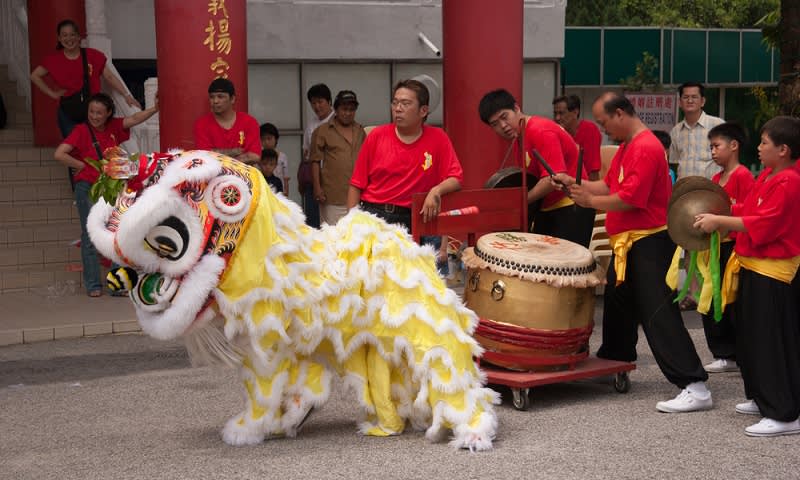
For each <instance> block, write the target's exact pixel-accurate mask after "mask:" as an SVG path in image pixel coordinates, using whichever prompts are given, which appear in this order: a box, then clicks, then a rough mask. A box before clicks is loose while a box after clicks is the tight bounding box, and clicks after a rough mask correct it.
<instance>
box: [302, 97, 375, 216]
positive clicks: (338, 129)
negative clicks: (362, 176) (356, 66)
mask: <svg viewBox="0 0 800 480" xmlns="http://www.w3.org/2000/svg"><path fill="white" fill-rule="evenodd" d="M357 109H358V99H357V98H356V94H355V93H354V92H352V91H350V90H342V91H341V92H339V93H338V94H337V95H336V99H335V100H334V101H333V110H334V115H333V117H332V118H331V119H330V120H328V121H327V122H324V123H322V124H321V125H320V126H319V127H317V129H316V130H314V134H313V135H312V136H311V142H310V151H309V155H308V156H309V159H310V161H311V176H312V179H313V187H314V199H315V200H316V201H317V202H318V203H319V216H320V220H322V222H324V223H327V224H328V225H334V224H336V222H338V221H339V219H340V218H342V217H343V216H345V215H347V189H348V185H349V183H350V176H351V175H352V173H353V165H355V162H356V158H357V157H358V151H359V150H360V149H361V144H362V143H364V138H365V137H366V136H367V134H366V132H365V131H364V127H362V126H361V125H360V124H359V123H358V122H356V121H355V118H356V110H357Z"/></svg>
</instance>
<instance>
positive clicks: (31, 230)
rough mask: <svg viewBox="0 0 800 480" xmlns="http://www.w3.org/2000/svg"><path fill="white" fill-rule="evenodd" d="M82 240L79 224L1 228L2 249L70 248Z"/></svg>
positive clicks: (48, 224) (61, 223)
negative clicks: (73, 243)
mask: <svg viewBox="0 0 800 480" xmlns="http://www.w3.org/2000/svg"><path fill="white" fill-rule="evenodd" d="M79 238H81V226H80V224H79V223H68V222H60V223H45V224H41V225H22V226H17V227H3V228H0V249H6V248H20V247H58V246H68V245H70V244H71V243H72V242H73V241H75V240H77V239H79Z"/></svg>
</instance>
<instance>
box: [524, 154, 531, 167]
mask: <svg viewBox="0 0 800 480" xmlns="http://www.w3.org/2000/svg"><path fill="white" fill-rule="evenodd" d="M530 166H531V154H530V153H528V152H525V167H526V168H527V167H530Z"/></svg>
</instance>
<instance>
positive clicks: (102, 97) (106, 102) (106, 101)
mask: <svg viewBox="0 0 800 480" xmlns="http://www.w3.org/2000/svg"><path fill="white" fill-rule="evenodd" d="M92 102H97V103H99V104H101V105H103V106H104V107H106V110H108V111H109V112H111V115H110V116H109V117H108V118H109V119H110V118H111V117H113V116H114V113H116V111H117V108H116V106H115V105H114V100H112V99H111V97H110V96H109V95H108V94H107V93H103V92H100V93H95V94H94V95H92V96H91V97H89V103H92ZM87 108H88V107H87Z"/></svg>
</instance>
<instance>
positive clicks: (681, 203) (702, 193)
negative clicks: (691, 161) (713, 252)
mask: <svg viewBox="0 0 800 480" xmlns="http://www.w3.org/2000/svg"><path fill="white" fill-rule="evenodd" d="M701 213H713V214H716V215H730V213H731V202H730V198H729V197H728V195H727V194H725V192H724V190H723V192H722V195H720V193H719V192H717V191H714V190H705V189H702V188H701V189H698V190H693V191H690V192H686V193H684V194H683V195H681V196H680V197H678V198H677V199H675V200H674V201H673V202H672V204H671V205H670V207H669V210H668V211H667V230H668V232H669V236H670V237H671V238H672V241H673V242H675V243H676V244H678V245H680V246H681V247H683V248H684V249H685V250H693V251H698V250H708V248H709V245H710V240H711V234H709V233H705V232H703V231H702V230H700V229H699V228H694V222H695V217H696V216H697V215H699V214H701Z"/></svg>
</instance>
